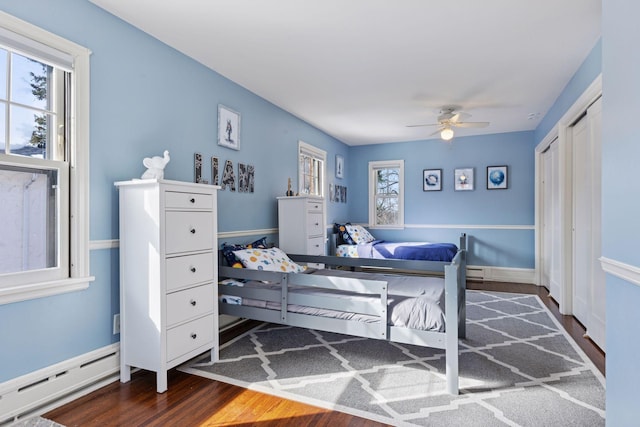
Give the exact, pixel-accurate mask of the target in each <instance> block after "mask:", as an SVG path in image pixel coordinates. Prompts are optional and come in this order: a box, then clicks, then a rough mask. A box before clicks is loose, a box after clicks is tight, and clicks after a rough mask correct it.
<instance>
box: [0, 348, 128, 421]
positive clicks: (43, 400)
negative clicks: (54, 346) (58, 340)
mask: <svg viewBox="0 0 640 427" xmlns="http://www.w3.org/2000/svg"><path fill="white" fill-rule="evenodd" d="M119 373H120V343H116V344H111V345H109V346H106V347H102V348H100V349H97V350H94V351H91V352H89V353H85V354H82V355H80V356H77V357H74V358H72V359H68V360H65V361H63V362H60V363H57V364H55V365H52V366H49V367H46V368H43V369H40V370H38V371H35V372H32V373H29V374H27V375H23V376H21V377H18V378H14V379H12V380H9V381H6V382H4V383H2V384H0V426H4V425H10V424H13V423H14V422H16V421H19V420H23V419H26V418H29V417H33V416H37V415H42V414H44V413H46V412H48V411H50V410H52V409H55V408H57V407H59V406H62V405H64V404H66V403H69V402H71V401H73V400H75V399H78V398H79V397H82V396H84V395H86V394H89V393H91V392H93V391H95V390H97V389H99V388H100V387H103V386H105V385H107V384H110V383H112V382H114V381H117V380H118V378H119Z"/></svg>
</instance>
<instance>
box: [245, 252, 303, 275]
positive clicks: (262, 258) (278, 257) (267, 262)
mask: <svg viewBox="0 0 640 427" xmlns="http://www.w3.org/2000/svg"><path fill="white" fill-rule="evenodd" d="M233 253H234V255H235V256H236V257H237V258H238V259H239V260H240V262H242V265H244V266H245V267H246V268H250V269H253V270H265V271H283V272H285V273H289V272H293V273H299V272H301V271H304V267H302V266H301V265H298V264H296V263H295V262H293V261H291V259H290V258H289V257H288V256H287V254H285V253H284V252H283V251H282V250H281V249H279V248H269V249H241V250H238V251H234V252H233Z"/></svg>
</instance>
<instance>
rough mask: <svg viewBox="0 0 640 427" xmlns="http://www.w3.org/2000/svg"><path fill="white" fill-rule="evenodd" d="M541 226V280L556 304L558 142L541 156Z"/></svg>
mask: <svg viewBox="0 0 640 427" xmlns="http://www.w3.org/2000/svg"><path fill="white" fill-rule="evenodd" d="M542 159H543V174H544V178H543V180H544V181H543V190H542V191H543V194H544V195H543V216H544V219H543V224H542V242H543V243H542V245H543V251H542V252H543V259H542V280H543V283H542V284H543V285H544V286H546V287H547V288H548V289H549V294H550V295H551V296H552V297H553V298H554V299H555V300H556V301H558V302H560V299H561V295H562V294H561V289H560V283H561V281H560V262H561V258H560V237H561V234H560V181H559V176H558V175H559V170H560V162H559V159H558V141H557V140H556V141H554V142H552V143H551V145H550V146H549V148H548V149H547V151H545V152H544V153H543V157H542Z"/></svg>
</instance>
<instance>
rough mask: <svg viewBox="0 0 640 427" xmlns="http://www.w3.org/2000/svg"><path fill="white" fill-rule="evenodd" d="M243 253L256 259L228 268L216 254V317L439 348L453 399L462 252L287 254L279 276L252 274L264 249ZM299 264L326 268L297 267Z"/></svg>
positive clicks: (461, 328) (461, 329) (461, 330)
mask: <svg viewBox="0 0 640 427" xmlns="http://www.w3.org/2000/svg"><path fill="white" fill-rule="evenodd" d="M271 249H272V250H273V252H277V251H279V249H277V248H271ZM244 251H245V252H246V253H243V255H247V254H248V256H249V257H251V259H253V260H254V261H255V262H256V264H255V265H249V266H250V267H251V268H233V267H230V266H229V265H228V263H227V261H226V259H225V257H224V256H222V254H221V256H220V266H219V277H220V284H219V287H218V290H219V292H218V294H219V311H220V313H221V314H228V315H232V316H236V317H240V318H246V319H253V320H259V321H263V322H271V323H277V324H284V325H291V326H297V327H303V328H309V329H317V330H323V331H329V332H336V333H342V334H347V335H353V336H359V337H367V338H375V339H383V340H389V341H393V342H399V343H406V344H414V345H420V346H425V347H433V348H438V349H444V350H445V358H446V382H447V392H448V393H450V394H458V338H463V337H464V336H465V319H466V314H465V285H466V274H465V269H466V247H464V246H463V247H461V248H460V249H459V250H458V252H457V253H456V255H455V257H454V259H453V260H452V261H451V262H441V261H413V260H382V259H360V258H342V257H335V256H311V255H294V254H285V255H284V256H282V255H280V258H281V259H280V261H282V262H284V263H285V264H286V265H284V266H283V265H279V268H273V270H279V269H281V270H283V271H267V270H264V269H256V268H260V266H261V264H260V263H261V262H264V261H262V260H261V258H262V257H263V255H264V256H265V257H267V255H266V254H267V252H269V250H267V249H255V250H252V249H245V250H244ZM258 251H262V252H258ZM240 252H242V251H236V252H235V253H236V254H238V253H240ZM280 253H282V251H280ZM256 254H259V255H256ZM272 260H273V258H272ZM305 263H308V264H311V265H318V264H321V265H324V268H321V269H316V268H306V269H305V270H302V268H303V267H301V265H302V264H305ZM243 264H244V261H243ZM276 264H277V262H276ZM262 265H264V264H262ZM293 266H295V267H293ZM270 269H271V268H270ZM397 271H401V272H403V274H396V273H395V272H397ZM408 272H412V274H408ZM434 273H439V274H440V276H433V274H434ZM443 273H444V277H443V276H442V274H443Z"/></svg>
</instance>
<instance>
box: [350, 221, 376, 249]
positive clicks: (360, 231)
mask: <svg viewBox="0 0 640 427" xmlns="http://www.w3.org/2000/svg"><path fill="white" fill-rule="evenodd" d="M345 228H346V229H347V233H349V235H350V236H351V239H352V240H353V241H354V243H355V244H356V245H358V244H360V243H369V242H373V241H374V240H376V239H375V238H374V237H373V236H372V235H371V233H369V232H368V231H367V230H366V229H365V228H364V227H363V226H361V225H351V224H345Z"/></svg>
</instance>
